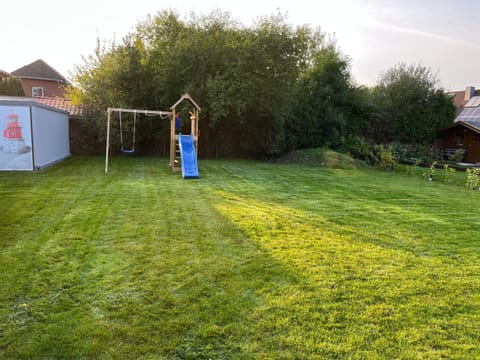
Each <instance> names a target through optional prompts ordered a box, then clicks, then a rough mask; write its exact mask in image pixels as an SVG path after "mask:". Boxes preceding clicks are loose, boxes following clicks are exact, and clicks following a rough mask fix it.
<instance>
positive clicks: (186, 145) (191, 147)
mask: <svg viewBox="0 0 480 360" xmlns="http://www.w3.org/2000/svg"><path fill="white" fill-rule="evenodd" d="M183 101H187V102H188V103H189V104H190V106H191V111H189V114H190V125H191V126H190V128H191V130H190V134H182V133H177V132H176V130H178V129H179V120H180V119H179V115H178V113H177V111H176V110H177V108H178V106H179V105H180V104H181V103H182V102H183ZM200 111H201V109H200V106H198V104H197V103H196V102H195V100H193V98H192V97H191V96H190V95H189V94H183V95H182V96H181V97H180V99H178V101H177V102H176V103H175V104H173V105H172V106H171V107H170V111H154V110H138V109H121V108H108V109H107V139H106V149H105V174H107V173H108V164H109V153H110V136H111V124H112V114H114V113H118V118H119V125H120V143H121V151H122V152H123V153H127V154H128V153H134V152H135V135H136V134H135V132H136V116H137V114H144V115H147V116H160V118H165V117H168V118H170V162H169V166H170V168H171V169H172V171H181V172H182V177H183V178H184V179H198V178H199V173H198V161H197V154H198V138H199V135H200V133H199V131H198V120H199V113H200ZM122 113H133V130H132V142H131V146H130V147H126V146H124V136H123V126H122Z"/></svg>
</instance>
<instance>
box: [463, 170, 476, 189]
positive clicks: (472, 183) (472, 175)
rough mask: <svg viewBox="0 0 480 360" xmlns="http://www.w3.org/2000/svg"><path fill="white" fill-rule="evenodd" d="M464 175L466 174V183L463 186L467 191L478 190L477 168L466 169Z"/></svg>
mask: <svg viewBox="0 0 480 360" xmlns="http://www.w3.org/2000/svg"><path fill="white" fill-rule="evenodd" d="M466 174H467V183H466V184H465V186H466V187H467V189H471V190H477V189H479V187H480V178H479V177H478V176H479V175H480V169H478V168H471V169H467V171H466ZM479 190H480V189H479Z"/></svg>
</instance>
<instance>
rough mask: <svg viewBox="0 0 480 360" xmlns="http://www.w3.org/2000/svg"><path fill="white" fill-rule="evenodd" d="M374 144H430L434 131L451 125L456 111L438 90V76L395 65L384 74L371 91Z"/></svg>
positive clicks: (418, 66)
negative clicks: (375, 131) (378, 131)
mask: <svg viewBox="0 0 480 360" xmlns="http://www.w3.org/2000/svg"><path fill="white" fill-rule="evenodd" d="M373 100H374V102H375V104H376V106H377V108H378V113H377V116H376V122H377V123H378V125H379V128H382V129H383V130H384V132H383V133H381V134H377V136H378V138H377V139H375V140H376V141H377V142H389V141H400V142H404V143H430V142H431V141H432V140H433V138H434V136H435V134H436V131H437V130H438V129H439V128H441V127H444V126H447V125H448V124H450V123H451V122H452V120H453V119H454V117H455V108H454V106H453V102H452V100H451V99H450V98H449V97H448V96H447V95H446V94H445V93H444V92H443V91H442V89H441V88H440V87H439V79H438V75H437V74H435V73H433V72H432V70H431V69H430V68H428V67H426V66H424V65H421V64H413V65H406V64H398V65H396V66H394V67H393V68H391V69H389V70H388V71H387V72H385V73H384V74H383V75H382V76H381V77H380V80H379V84H378V85H377V86H376V87H375V88H374V90H373Z"/></svg>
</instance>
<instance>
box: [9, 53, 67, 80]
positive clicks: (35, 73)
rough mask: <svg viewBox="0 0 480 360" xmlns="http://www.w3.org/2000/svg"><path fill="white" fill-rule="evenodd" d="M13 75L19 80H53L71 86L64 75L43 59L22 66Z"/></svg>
mask: <svg viewBox="0 0 480 360" xmlns="http://www.w3.org/2000/svg"><path fill="white" fill-rule="evenodd" d="M12 75H15V76H17V77H19V78H28V79H41V80H53V81H59V82H61V83H63V84H65V85H69V84H70V82H69V81H68V80H67V79H66V78H65V77H64V76H63V75H62V74H60V73H59V72H58V71H57V70H55V69H54V68H52V67H51V66H50V65H48V64H47V63H46V62H45V61H43V60H42V59H39V60H36V61H34V62H32V63H31V64H28V65H25V66H22V67H21V68H19V69H17V70H15V71H13V72H12Z"/></svg>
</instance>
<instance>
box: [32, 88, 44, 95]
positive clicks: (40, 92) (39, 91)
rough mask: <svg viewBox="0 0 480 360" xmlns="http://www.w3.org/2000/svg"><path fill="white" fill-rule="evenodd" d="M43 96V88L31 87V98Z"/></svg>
mask: <svg viewBox="0 0 480 360" xmlns="http://www.w3.org/2000/svg"><path fill="white" fill-rule="evenodd" d="M38 96H43V87H39V86H33V87H32V97H38Z"/></svg>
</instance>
